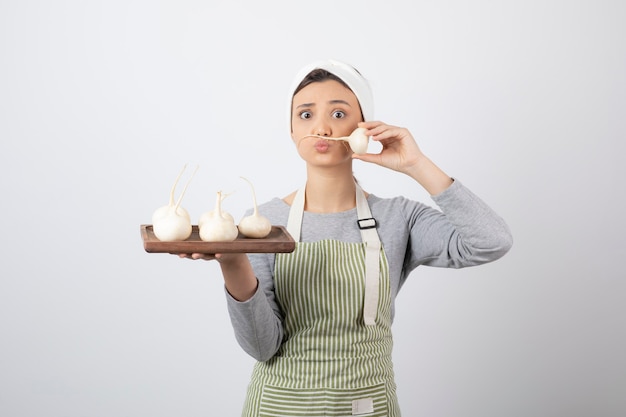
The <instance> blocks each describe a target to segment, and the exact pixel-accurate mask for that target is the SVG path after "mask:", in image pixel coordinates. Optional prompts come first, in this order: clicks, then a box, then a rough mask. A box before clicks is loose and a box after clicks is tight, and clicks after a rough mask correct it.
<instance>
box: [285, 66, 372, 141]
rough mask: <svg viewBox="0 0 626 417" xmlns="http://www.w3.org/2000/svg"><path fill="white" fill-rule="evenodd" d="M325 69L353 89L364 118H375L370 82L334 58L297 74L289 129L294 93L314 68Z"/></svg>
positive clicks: (366, 119)
mask: <svg viewBox="0 0 626 417" xmlns="http://www.w3.org/2000/svg"><path fill="white" fill-rule="evenodd" d="M318 68H319V69H323V70H326V71H328V72H330V73H331V74H333V75H335V76H337V77H338V78H340V79H341V81H343V82H344V83H346V85H347V86H348V87H349V88H350V90H352V92H353V93H354V95H355V96H356V99H357V100H358V101H359V105H360V106H361V112H362V113H363V120H364V121H370V120H372V119H373V118H374V98H373V96H372V90H371V89H370V86H369V83H368V82H367V80H366V79H365V78H363V76H362V75H361V74H359V72H358V71H357V70H356V69H354V68H353V67H352V66H350V65H348V64H344V63H343V62H339V61H335V60H332V59H329V60H325V61H317V62H314V63H312V64H309V65H307V66H305V67H304V68H302V69H301V70H300V71H299V72H298V74H297V75H296V77H295V79H294V81H293V83H292V85H291V90H290V92H291V94H290V95H289V131H291V106H292V104H293V94H294V92H295V91H296V88H298V86H299V85H300V83H301V82H302V80H303V79H304V77H306V76H307V75H308V74H309V73H310V72H311V71H313V70H314V69H318Z"/></svg>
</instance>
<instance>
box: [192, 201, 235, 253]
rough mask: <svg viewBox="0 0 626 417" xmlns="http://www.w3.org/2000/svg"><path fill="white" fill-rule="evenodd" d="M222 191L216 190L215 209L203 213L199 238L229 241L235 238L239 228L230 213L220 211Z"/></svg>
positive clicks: (211, 240)
mask: <svg viewBox="0 0 626 417" xmlns="http://www.w3.org/2000/svg"><path fill="white" fill-rule="evenodd" d="M222 200H223V198H222V192H221V191H218V192H217V198H216V199H215V210H213V211H210V212H208V213H205V214H206V216H204V219H203V221H204V222H203V223H202V227H199V232H200V239H201V240H203V241H205V242H230V241H233V240H235V239H237V236H238V235H239V230H238V229H237V226H236V225H235V222H234V221H233V218H232V216H231V215H230V214H228V213H224V212H222Z"/></svg>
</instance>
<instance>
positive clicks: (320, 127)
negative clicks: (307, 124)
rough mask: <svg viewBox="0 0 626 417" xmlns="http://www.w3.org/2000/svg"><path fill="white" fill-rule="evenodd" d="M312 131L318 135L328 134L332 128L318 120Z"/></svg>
mask: <svg viewBox="0 0 626 417" xmlns="http://www.w3.org/2000/svg"><path fill="white" fill-rule="evenodd" d="M313 133H315V134H316V135H319V136H330V135H331V133H332V129H331V128H330V126H329V125H328V124H327V123H325V122H323V121H320V122H319V123H317V124H316V125H315V127H314V129H313Z"/></svg>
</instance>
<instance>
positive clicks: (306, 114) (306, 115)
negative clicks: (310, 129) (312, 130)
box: [300, 111, 311, 119]
mask: <svg viewBox="0 0 626 417" xmlns="http://www.w3.org/2000/svg"><path fill="white" fill-rule="evenodd" d="M300 118H301V119H310V118H311V112H309V111H303V112H300Z"/></svg>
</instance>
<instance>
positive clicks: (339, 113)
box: [333, 110, 346, 119]
mask: <svg viewBox="0 0 626 417" xmlns="http://www.w3.org/2000/svg"><path fill="white" fill-rule="evenodd" d="M333 117H334V118H335V119H343V118H344V117H346V114H345V113H344V112H342V111H341V110H337V111H335V112H334V113H333Z"/></svg>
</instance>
